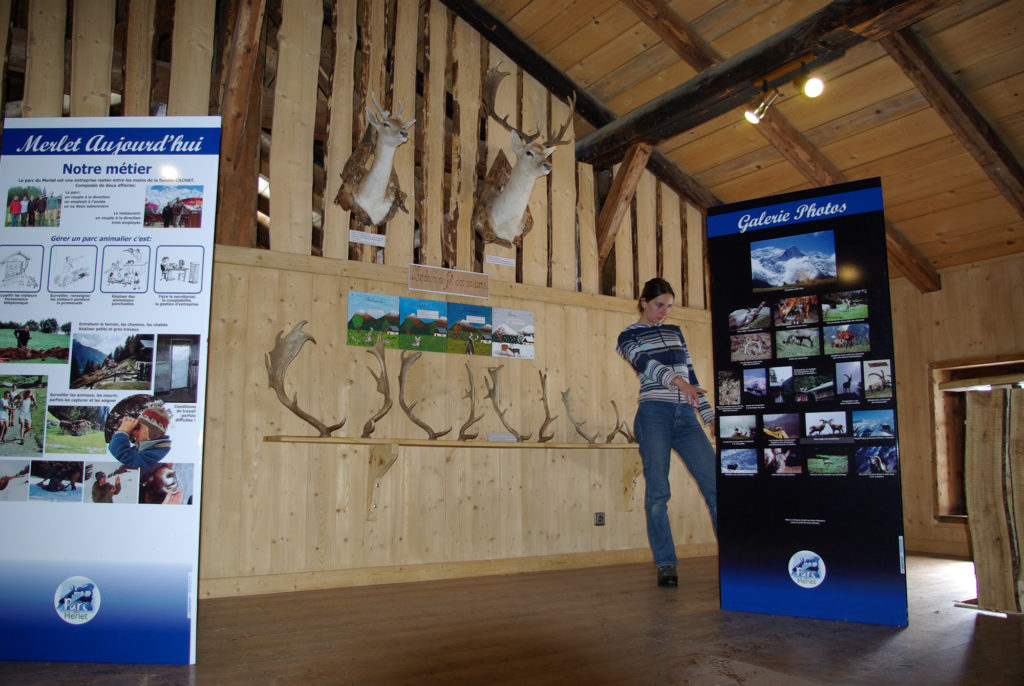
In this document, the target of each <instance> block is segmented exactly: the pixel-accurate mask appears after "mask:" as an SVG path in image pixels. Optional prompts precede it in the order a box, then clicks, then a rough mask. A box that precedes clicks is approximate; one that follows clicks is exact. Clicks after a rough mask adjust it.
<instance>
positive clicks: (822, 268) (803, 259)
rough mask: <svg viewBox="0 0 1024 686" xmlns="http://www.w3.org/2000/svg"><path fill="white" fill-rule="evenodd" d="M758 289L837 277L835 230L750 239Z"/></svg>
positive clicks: (753, 280) (753, 277)
mask: <svg viewBox="0 0 1024 686" xmlns="http://www.w3.org/2000/svg"><path fill="white" fill-rule="evenodd" d="M750 275H751V286H752V287H753V289H754V292H755V293H758V292H764V291H772V290H777V289H780V288H791V287H793V286H809V285H812V284H814V285H816V284H820V283H827V282H828V281H830V280H834V279H835V278H836V242H835V236H834V235H833V234H832V232H831V231H815V232H814V233H806V234H797V235H795V236H783V237H781V238H772V239H769V240H765V241H752V242H751V243H750Z"/></svg>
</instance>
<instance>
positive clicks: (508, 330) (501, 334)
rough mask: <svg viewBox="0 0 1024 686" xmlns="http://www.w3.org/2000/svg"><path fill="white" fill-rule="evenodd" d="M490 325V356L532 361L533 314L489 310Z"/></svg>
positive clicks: (534, 342)
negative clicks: (491, 339)
mask: <svg viewBox="0 0 1024 686" xmlns="http://www.w3.org/2000/svg"><path fill="white" fill-rule="evenodd" d="M491 324H492V329H493V331H492V334H491V335H492V337H493V342H492V343H491V355H492V356H493V357H516V358H520V359H523V360H532V359H533V350H534V346H535V344H536V341H535V332H534V328H533V312H530V311H527V310H508V309H505V308H503V307H495V308H493V309H492V310H491Z"/></svg>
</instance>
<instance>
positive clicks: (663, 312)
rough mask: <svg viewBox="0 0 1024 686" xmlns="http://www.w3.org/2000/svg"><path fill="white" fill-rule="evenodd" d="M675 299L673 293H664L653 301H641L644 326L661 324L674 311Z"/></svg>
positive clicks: (641, 316) (641, 318)
mask: <svg viewBox="0 0 1024 686" xmlns="http://www.w3.org/2000/svg"><path fill="white" fill-rule="evenodd" d="M673 302H675V298H674V297H672V294H671V293H662V294H661V295H659V296H658V297H657V298H654V299H653V300H647V299H646V298H641V299H640V321H641V322H643V323H644V324H652V325H653V324H661V323H662V322H663V321H665V317H667V316H668V313H669V310H671V309H672V303H673Z"/></svg>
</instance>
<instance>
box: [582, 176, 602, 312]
mask: <svg viewBox="0 0 1024 686" xmlns="http://www.w3.org/2000/svg"><path fill="white" fill-rule="evenodd" d="M576 188H577V194H576V217H577V221H578V222H579V245H580V253H579V255H580V258H579V272H580V290H582V291H583V292H584V293H600V292H601V272H600V267H599V265H598V263H597V203H596V200H595V198H594V168H593V167H592V166H590V165H589V164H582V163H581V164H577V165H576Z"/></svg>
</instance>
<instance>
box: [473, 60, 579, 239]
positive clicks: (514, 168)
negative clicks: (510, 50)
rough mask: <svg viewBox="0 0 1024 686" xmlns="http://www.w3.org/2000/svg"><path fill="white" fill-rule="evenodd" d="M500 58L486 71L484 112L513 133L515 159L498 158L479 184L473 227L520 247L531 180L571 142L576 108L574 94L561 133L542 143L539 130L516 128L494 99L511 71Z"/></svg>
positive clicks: (528, 221) (530, 219)
mask: <svg viewBox="0 0 1024 686" xmlns="http://www.w3.org/2000/svg"><path fill="white" fill-rule="evenodd" d="M500 66H501V62H498V64H496V65H495V66H493V67H491V68H490V69H488V70H487V73H486V74H484V78H483V84H482V86H481V88H482V91H483V110H484V112H486V113H487V115H488V116H490V117H491V118H493V119H494V120H495V121H496V122H497V123H498V124H499V125H500V126H501V127H502V128H504V129H506V130H507V131H508V132H509V143H510V144H511V146H512V151H513V152H514V153H515V155H516V162H515V164H514V165H510V164H509V162H508V158H507V157H506V156H505V153H504V151H500V152H499V153H498V156H497V157H496V158H495V160H494V163H493V164H492V165H491V168H490V169H489V170H488V171H487V176H486V177H485V178H484V181H483V183H482V184H480V186H479V187H478V188H477V193H476V200H475V203H474V206H473V230H474V231H476V232H477V233H478V234H480V236H481V237H482V238H483V241H484V242H485V243H498V244H499V245H504V246H505V247H512V245H513V244H514V245H517V246H521V245H522V244H523V236H524V235H526V234H527V233H528V232H529V231H530V229H531V228H532V227H533V217H532V216H531V215H530V211H529V209H528V208H527V203H528V201H529V199H530V192H531V191H532V190H533V182H534V181H536V180H537V179H538V178H540V177H541V176H546V175H547V174H549V173H550V172H551V163H550V162H549V161H548V158H549V157H550V156H551V153H553V152H554V151H555V148H557V147H558V146H559V145H565V144H566V143H569V142H570V140H568V139H566V138H565V133H566V131H568V130H569V126H570V125H571V124H572V117H573V114H574V112H575V111H576V95H575V93H574V94H573V96H572V99H570V101H569V114H568V115H567V116H566V118H565V122H564V123H563V124H562V126H561V128H559V130H558V133H556V134H555V135H554V136H551V137H549V138H548V139H546V140H545V141H543V142H540V141H538V140H537V139H538V138H539V137H540V133H539V132H538V133H532V134H530V133H526V132H525V131H524V130H522V129H519V128H516V127H514V126H512V125H511V124H510V123H509V121H508V115H507V114H506V115H505V116H504V117H501V116H498V113H497V112H496V111H495V109H494V99H495V96H496V94H497V91H498V85H499V84H500V83H501V80H502V79H503V78H505V77H506V76H508V72H503V71H499V69H498V67H500Z"/></svg>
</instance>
